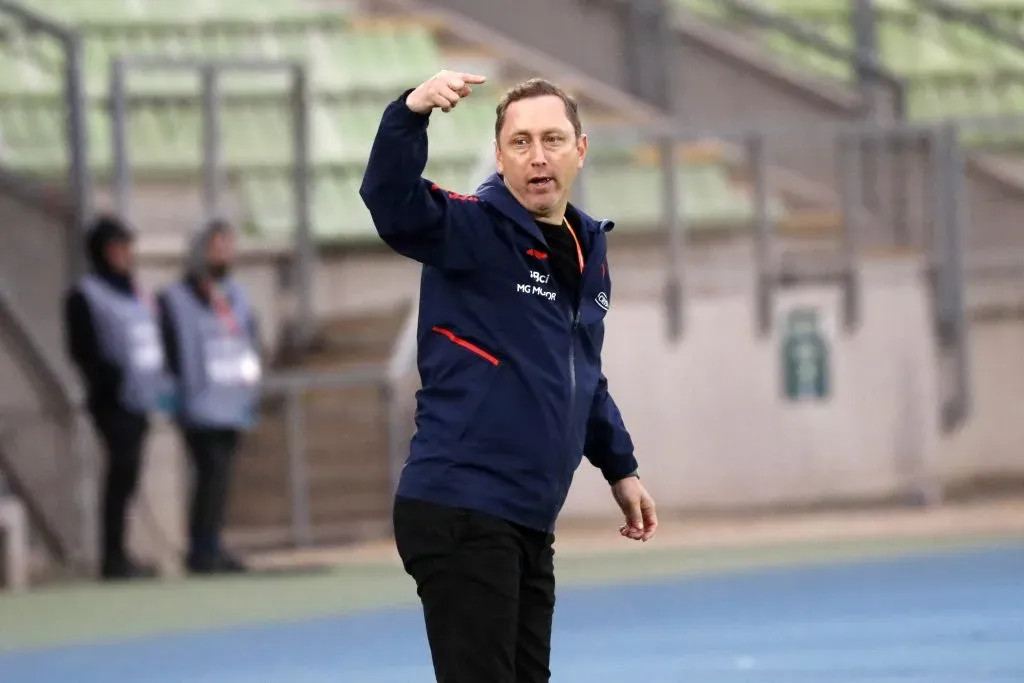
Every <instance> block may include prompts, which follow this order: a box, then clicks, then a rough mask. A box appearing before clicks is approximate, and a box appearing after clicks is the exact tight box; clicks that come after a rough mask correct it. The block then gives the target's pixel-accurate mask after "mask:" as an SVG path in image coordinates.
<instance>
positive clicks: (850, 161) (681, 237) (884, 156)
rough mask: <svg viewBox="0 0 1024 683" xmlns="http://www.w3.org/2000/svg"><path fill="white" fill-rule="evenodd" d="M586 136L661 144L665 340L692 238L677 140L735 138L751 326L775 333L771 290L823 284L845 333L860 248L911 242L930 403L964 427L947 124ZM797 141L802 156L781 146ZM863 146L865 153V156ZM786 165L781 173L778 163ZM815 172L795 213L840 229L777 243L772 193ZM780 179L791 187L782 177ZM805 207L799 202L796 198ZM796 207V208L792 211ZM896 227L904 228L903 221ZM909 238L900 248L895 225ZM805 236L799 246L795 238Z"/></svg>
mask: <svg viewBox="0 0 1024 683" xmlns="http://www.w3.org/2000/svg"><path fill="white" fill-rule="evenodd" d="M594 137H595V139H601V140H616V141H620V142H627V141H628V142H632V143H636V144H647V145H651V146H655V147H657V148H658V149H659V150H660V158H661V171H662V179H663V183H662V191H661V203H662V211H661V223H660V226H658V227H660V228H661V230H662V234H663V236H664V239H665V241H666V246H667V249H666V268H665V274H666V275H665V277H666V282H665V306H666V316H667V318H668V320H669V321H670V325H669V329H670V338H672V339H679V337H680V336H681V334H682V330H683V328H684V326H685V325H684V320H685V308H686V300H687V298H686V293H685V292H684V291H683V283H684V282H685V270H686V268H687V267H688V262H689V261H688V258H687V249H688V245H689V242H690V236H691V235H692V232H693V231H692V228H691V226H690V225H688V220H687V215H688V214H687V212H686V207H685V206H683V198H682V197H681V194H680V191H679V188H680V184H679V181H678V174H679V173H680V172H681V171H680V169H679V165H678V163H677V162H676V158H677V156H676V150H677V149H678V148H679V146H680V145H685V144H686V143H698V142H706V141H708V140H713V141H717V142H718V143H719V144H722V145H728V144H733V145H734V146H735V148H736V150H737V155H738V158H737V159H734V160H732V161H731V163H732V164H733V166H735V167H736V168H739V169H742V170H743V172H744V173H745V174H746V175H747V177H748V183H749V185H750V187H751V191H750V197H751V201H752V218H751V222H750V227H751V230H752V235H751V237H752V238H753V243H754V270H753V272H751V274H750V277H751V278H752V280H753V285H754V290H755V292H756V294H755V298H756V306H755V311H756V316H755V320H754V321H753V328H754V331H755V333H756V334H760V335H766V334H769V333H770V332H771V331H772V329H771V328H772V320H773V318H774V298H775V292H776V291H777V290H778V289H779V288H782V287H796V286H803V285H812V284H832V285H835V286H837V287H839V288H840V290H841V292H842V301H843V312H844V316H843V317H844V322H845V325H844V327H845V329H846V331H847V333H848V334H854V333H855V332H856V329H857V327H858V323H859V320H860V309H861V304H860V298H861V297H860V284H859V269H860V262H861V260H862V258H863V252H864V251H865V250H873V251H891V250H892V249H893V248H894V247H905V246H910V247H911V248H913V249H914V250H915V251H917V252H919V253H921V254H923V258H924V262H923V264H922V277H923V278H925V279H926V281H927V282H929V283H930V284H931V285H932V294H933V306H934V309H933V313H934V321H935V326H936V339H937V343H938V347H939V349H940V352H941V355H942V362H943V367H944V368H946V372H947V377H948V382H947V386H946V388H945V395H944V396H943V398H942V405H941V406H940V407H939V410H940V413H941V415H942V419H943V427H944V429H946V430H947V431H952V430H954V429H956V428H957V427H958V426H959V425H961V424H962V423H963V421H964V420H965V419H966V416H967V414H968V412H969V406H970V377H969V363H968V355H967V352H968V349H967V322H966V318H965V310H964V287H965V283H964V263H963V259H964V255H963V248H962V244H961V241H962V237H963V234H964V230H965V227H966V225H967V223H968V221H967V218H966V216H965V214H964V212H965V209H966V206H967V202H966V199H965V196H964V182H965V180H964V179H965V176H966V169H965V155H964V151H963V148H962V145H961V144H960V139H959V131H958V129H957V128H956V126H954V125H952V124H946V125H941V126H924V125H909V124H891V125H883V124H878V123H872V122H849V123H827V124H822V125H821V126H820V127H818V128H814V127H807V126H801V127H799V128H797V127H793V126H787V125H784V124H783V125H779V126H773V127H762V128H759V129H742V128H737V129H731V130H729V129H720V130H715V129H693V128H691V129H686V128H679V129H671V128H668V127H666V126H651V127H647V128H638V127H635V126H620V127H604V128H601V129H599V130H597V131H594ZM794 146H795V147H798V148H799V149H800V150H801V151H802V154H801V155H800V156H792V155H789V154H787V152H788V151H789V150H791V149H793V148H794ZM866 154H872V155H873V158H868V157H867V156H866ZM869 162H870V163H871V166H872V168H874V169H877V171H878V172H877V177H875V178H873V179H872V180H873V182H875V183H877V184H878V185H879V187H878V188H877V189H878V190H879V192H878V193H877V197H879V198H880V199H881V201H878V202H877V203H871V202H869V201H868V196H869V194H870V192H869V190H870V189H871V188H868V187H865V185H864V182H863V181H864V178H865V174H864V173H863V169H864V166H865V164H867V163H869ZM783 169H785V171H783ZM794 171H795V172H797V173H799V174H803V175H804V176H805V177H809V178H815V179H816V180H817V181H818V182H819V183H820V184H821V185H822V186H824V192H820V193H819V196H818V200H819V201H820V202H821V205H820V206H817V207H815V206H806V205H805V206H804V209H803V210H805V211H806V210H812V211H818V210H821V209H826V210H831V211H833V212H834V213H835V214H836V217H835V223H836V225H837V227H838V231H837V233H838V234H834V233H833V234H828V232H827V231H826V239H825V240H824V244H825V246H822V240H821V239H819V240H817V244H815V245H814V247H812V248H807V247H806V246H804V244H802V241H801V240H799V239H792V238H790V239H784V238H783V236H781V235H780V233H779V230H780V228H781V227H783V223H784V221H785V220H786V212H783V213H781V214H780V213H779V212H778V211H777V210H775V209H774V208H773V206H772V202H773V201H774V200H775V199H776V198H778V197H779V196H780V195H783V194H786V193H789V194H793V193H796V192H799V191H800V190H801V189H802V188H798V187H795V186H794V185H792V184H791V182H792V180H793V178H792V172H794ZM894 173H898V174H901V175H903V176H904V177H905V179H906V180H907V182H908V189H909V190H910V191H909V192H895V193H890V194H888V195H887V194H885V193H884V191H883V190H884V188H885V186H886V185H887V184H888V182H889V179H890V178H891V177H892V176H893V174H894ZM587 177H588V171H587V170H586V169H585V170H584V172H583V173H582V174H581V178H580V183H581V188H580V201H581V203H582V206H583V208H584V209H586V208H587V205H588V201H587V197H588V191H587ZM787 183H790V184H789V185H787ZM804 203H805V204H806V200H804ZM794 211H795V212H797V213H798V212H799V209H796V210H794ZM901 223H903V224H904V225H903V226H901V225H900V224H901ZM904 229H906V230H907V231H908V232H909V234H910V235H912V236H913V237H914V239H913V240H912V242H911V243H910V244H909V245H907V244H906V243H905V241H904V239H903V236H902V232H903V230H904ZM803 242H806V240H804V241H803Z"/></svg>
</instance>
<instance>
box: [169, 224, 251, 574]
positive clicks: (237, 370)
mask: <svg viewBox="0 0 1024 683" xmlns="http://www.w3.org/2000/svg"><path fill="white" fill-rule="evenodd" d="M233 248H234V237H233V234H232V230H231V226H230V225H229V224H228V223H227V222H225V221H219V220H218V221H214V222H212V223H211V224H209V225H208V226H206V227H205V228H204V229H203V230H201V231H200V232H199V233H198V234H197V235H196V236H195V238H194V239H193V241H192V244H191V245H190V248H189V253H188V256H187V262H186V266H185V273H184V275H183V277H182V278H181V279H180V280H179V281H178V282H176V283H174V284H172V285H171V286H169V287H168V288H167V289H165V290H164V291H163V292H161V294H160V298H159V310H160V325H161V330H162V336H163V340H164V346H165V348H166V349H167V357H168V366H169V368H170V371H171V373H172V374H173V376H174V377H175V378H176V379H177V387H178V405H177V423H178V426H179V428H180V429H181V432H182V436H183V439H184V442H185V444H186V446H187V449H188V452H189V459H190V460H191V463H192V468H193V475H194V476H193V486H192V499H191V503H190V508H189V550H188V556H187V558H186V564H187V567H188V569H189V571H190V572H192V573H194V574H211V573H223V572H240V571H244V570H245V567H244V565H243V564H242V563H241V562H240V561H239V560H238V558H236V557H234V556H232V555H231V554H230V553H228V552H227V551H226V550H225V548H224V547H223V546H222V544H221V529H222V527H223V524H224V514H225V509H226V507H227V499H228V491H229V488H230V482H231V470H232V463H233V461H234V458H235V454H236V452H237V450H238V446H239V441H240V439H241V437H242V435H243V434H244V433H245V432H246V431H247V430H248V429H249V428H250V427H251V425H252V421H253V415H254V410H255V405H256V401H257V400H258V397H259V380H260V376H261V365H260V353H259V330H258V325H257V321H256V316H255V314H254V311H253V309H252V308H251V306H250V304H249V300H248V297H247V296H246V294H245V291H244V290H243V288H242V286H241V285H240V284H239V283H238V282H237V281H236V280H235V279H234V278H232V276H231V262H232V256H233Z"/></svg>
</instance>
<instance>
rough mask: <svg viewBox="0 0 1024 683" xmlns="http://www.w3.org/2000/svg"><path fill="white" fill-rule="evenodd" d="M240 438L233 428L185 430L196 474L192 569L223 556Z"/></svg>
mask: <svg viewBox="0 0 1024 683" xmlns="http://www.w3.org/2000/svg"><path fill="white" fill-rule="evenodd" d="M238 439H239V433H238V432H237V431H235V430H230V429H202V430H191V429H190V430H185V443H186V445H187V446H188V453H189V459H190V460H191V462H192V474H193V476H192V500H191V504H190V506H189V521H188V535H189V552H188V560H187V561H188V565H189V566H190V567H191V568H192V569H210V568H212V567H213V566H214V565H215V564H216V563H217V561H218V560H219V558H220V557H221V545H220V532H221V528H222V527H223V526H224V511H225V509H226V508H227V502H228V491H229V489H230V484H231V468H232V464H233V463H234V459H235V452H236V451H237V449H238Z"/></svg>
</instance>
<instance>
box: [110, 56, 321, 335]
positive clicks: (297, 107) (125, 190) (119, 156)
mask: <svg viewBox="0 0 1024 683" xmlns="http://www.w3.org/2000/svg"><path fill="white" fill-rule="evenodd" d="M134 71H142V72H150V73H152V72H192V73H196V74H198V75H199V76H200V79H201V80H200V82H201V85H200V93H199V97H200V106H201V110H202V113H201V120H202V132H201V134H202V151H203V154H202V181H201V186H202V191H203V205H204V212H205V214H206V215H205V218H206V219H207V220H209V219H210V218H214V217H220V211H221V208H222V197H223V194H224V189H225V171H224V162H223V146H224V140H223V133H222V127H221V110H222V104H223V102H222V99H223V96H222V92H221V82H222V77H223V76H224V75H225V74H229V73H234V72H246V73H284V74H286V75H287V76H288V78H289V80H290V88H289V90H288V92H287V95H286V97H287V99H288V102H289V105H290V106H289V109H290V119H291V126H292V130H291V134H292V155H293V161H292V168H291V180H292V191H293V193H294V200H295V201H294V207H295V216H294V221H295V223H294V229H295V231H294V254H295V258H294V261H293V266H292V272H291V279H292V280H293V285H294V288H295V292H296V297H295V298H296V305H297V308H298V310H297V312H296V319H295V321H294V325H295V328H294V330H293V334H292V335H290V338H291V339H292V341H294V343H296V344H297V345H298V346H299V347H300V348H302V347H304V346H305V344H307V343H308V342H309V341H310V339H311V338H312V335H313V330H314V319H313V318H314V316H313V268H314V265H315V259H316V245H315V243H314V239H313V228H312V216H311V211H312V202H313V197H312V191H313V183H312V167H311V149H310V134H311V133H310V122H309V104H310V84H309V78H308V75H307V68H306V66H305V65H304V64H303V63H302V62H300V61H292V60H272V59H243V58H223V59H208V58H188V57H171V56H166V55H124V56H121V57H118V58H116V59H114V60H112V61H111V64H110V122H111V127H112V134H113V137H112V140H113V148H114V149H113V155H114V179H113V184H114V197H115V202H116V206H117V210H118V213H119V214H120V215H122V216H124V217H126V218H130V217H131V214H132V201H131V195H132V187H133V182H132V174H131V163H130V154H129V149H128V140H129V133H128V129H129V126H130V119H131V106H130V104H131V102H133V101H135V100H137V99H138V97H135V96H133V95H132V94H131V93H130V92H129V85H128V75H129V73H130V72H134ZM144 99H146V100H149V101H159V100H160V99H161V98H159V97H154V96H149V97H146V98H144Z"/></svg>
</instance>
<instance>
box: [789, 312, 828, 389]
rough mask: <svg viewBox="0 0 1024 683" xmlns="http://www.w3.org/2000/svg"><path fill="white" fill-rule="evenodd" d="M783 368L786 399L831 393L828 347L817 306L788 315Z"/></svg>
mask: <svg viewBox="0 0 1024 683" xmlns="http://www.w3.org/2000/svg"><path fill="white" fill-rule="evenodd" d="M782 368H783V382H784V385H785V392H786V399H787V400H789V401H821V400H824V399H826V398H828V396H829V393H830V392H831V381H830V379H831V378H830V376H829V372H830V363H829V349H828V341H827V340H826V339H825V334H824V332H823V330H822V329H821V324H820V321H819V316H818V311H817V309H814V308H798V309H794V310H793V311H790V313H789V314H788V315H787V316H786V324H785V327H784V328H783V333H782Z"/></svg>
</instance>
